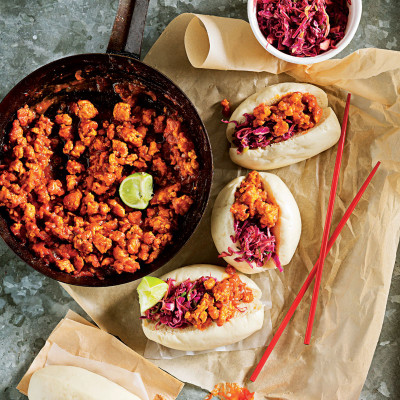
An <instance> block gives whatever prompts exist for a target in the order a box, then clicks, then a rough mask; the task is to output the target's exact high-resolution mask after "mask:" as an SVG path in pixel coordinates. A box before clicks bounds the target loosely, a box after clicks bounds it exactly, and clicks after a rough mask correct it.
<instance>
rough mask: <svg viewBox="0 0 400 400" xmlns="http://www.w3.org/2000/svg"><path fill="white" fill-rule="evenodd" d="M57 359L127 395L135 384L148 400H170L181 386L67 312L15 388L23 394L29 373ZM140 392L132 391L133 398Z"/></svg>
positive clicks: (132, 352) (57, 362) (70, 312)
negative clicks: (109, 382) (97, 376)
mask: <svg viewBox="0 0 400 400" xmlns="http://www.w3.org/2000/svg"><path fill="white" fill-rule="evenodd" d="M53 350H54V351H53ZM79 358H82V363H76V362H77V360H79ZM57 359H58V360H57ZM60 359H63V360H67V362H66V364H65V365H76V366H80V367H82V368H87V369H90V370H91V371H93V372H96V373H98V374H100V375H103V376H105V377H107V378H108V379H111V380H113V381H114V382H116V383H117V384H120V385H121V386H123V387H125V388H126V389H127V390H129V391H131V392H132V390H131V388H130V386H131V385H132V382H135V381H136V382H138V383H139V384H141V385H144V387H143V389H144V388H145V390H146V392H147V395H148V398H149V399H150V400H153V398H154V397H155V396H156V395H158V394H159V395H161V396H163V397H164V398H165V399H167V400H174V399H176V397H177V396H178V394H179V392H180V391H181V390H182V387H183V384H182V382H180V381H178V380H177V379H175V378H174V377H172V376H171V375H169V374H167V373H166V372H164V371H162V370H160V369H159V368H157V367H156V366H155V365H153V364H152V363H151V362H149V361H147V360H146V359H144V358H143V357H141V356H140V355H139V354H137V353H135V352H134V351H133V350H132V349H130V348H129V347H127V346H126V345H124V344H123V343H122V342H120V341H119V340H118V339H116V338H115V337H113V336H112V335H110V334H108V333H106V332H104V331H102V330H101V329H99V328H97V327H95V326H94V325H92V324H91V323H89V322H88V321H86V320H85V319H84V318H82V317H81V316H79V315H78V314H76V313H74V312H73V311H68V313H67V315H66V316H65V318H64V319H62V320H61V321H60V322H59V324H58V325H57V326H56V327H55V329H54V331H53V332H52V333H51V334H50V336H49V338H48V339H47V340H46V343H45V345H44V346H43V348H42V349H41V350H40V352H39V353H38V355H37V356H36V358H35V359H34V360H33V362H32V364H31V366H30V367H29V369H28V371H27V372H26V374H25V375H24V376H23V378H22V379H21V381H20V383H19V384H18V386H17V389H18V390H19V391H20V392H21V393H23V394H25V395H27V393H28V387H29V381H30V379H31V377H32V375H33V373H34V372H36V371H37V370H39V369H41V368H43V367H45V366H46V365H54V364H57V365H61V364H60V362H59V361H60ZM71 359H73V360H72V362H71ZM93 368H94V369H93ZM105 369H108V371H106V370H105ZM133 372H134V373H136V374H132V373H133ZM138 374H139V376H138ZM135 375H136V376H135ZM114 378H115V379H114ZM140 392H141V391H140V390H139V391H134V393H136V394H137V395H138V394H139V393H140ZM142 398H145V396H142Z"/></svg>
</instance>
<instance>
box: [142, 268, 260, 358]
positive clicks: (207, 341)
mask: <svg viewBox="0 0 400 400" xmlns="http://www.w3.org/2000/svg"><path fill="white" fill-rule="evenodd" d="M202 276H212V277H213V278H216V279H217V280H218V281H221V280H223V279H224V278H227V277H228V276H229V275H228V274H227V273H226V272H225V268H222V267H217V266H215V265H209V264H196V265H191V266H188V267H183V268H179V269H176V270H175V271H172V272H170V273H168V274H166V275H164V276H162V277H161V279H163V280H166V279H167V278H172V279H175V280H176V282H177V283H180V282H183V281H185V280H186V279H188V278H189V279H190V280H192V281H193V280H196V279H199V278H201V277H202ZM239 276H240V279H241V280H242V281H243V282H244V283H245V284H246V285H247V286H248V287H249V288H251V290H252V291H253V295H254V301H253V302H252V303H248V304H243V305H242V306H241V309H244V308H245V307H246V311H244V312H238V313H237V314H236V315H235V316H234V317H233V318H232V319H230V320H229V321H228V322H226V323H225V324H224V325H222V326H218V325H217V324H216V323H213V324H212V325H210V326H209V327H208V328H207V329H205V330H204V331H200V330H198V329H196V328H194V327H187V328H183V329H172V328H170V327H168V326H165V325H160V326H158V327H157V328H156V326H155V322H153V321H148V320H143V321H142V327H143V332H144V334H145V335H146V337H147V338H148V339H150V340H153V341H154V342H157V343H160V344H162V345H164V346H166V347H170V348H171V349H176V350H182V351H203V350H210V349H214V348H216V347H220V346H227V345H229V344H232V343H236V342H239V341H241V340H243V339H245V338H246V337H248V336H250V335H251V334H253V333H254V332H256V331H258V330H260V329H261V327H262V325H263V322H264V307H263V305H262V304H261V301H260V298H261V290H260V288H259V287H258V286H257V285H256V284H255V283H254V282H253V281H252V280H251V279H250V278H248V277H247V276H245V275H243V274H239Z"/></svg>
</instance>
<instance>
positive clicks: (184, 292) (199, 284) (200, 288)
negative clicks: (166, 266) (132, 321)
mask: <svg viewBox="0 0 400 400" xmlns="http://www.w3.org/2000/svg"><path fill="white" fill-rule="evenodd" d="M209 278H210V277H209V276H208V277H205V276H203V277H201V278H200V279H197V280H195V281H193V282H192V281H191V280H190V279H187V280H186V281H184V282H182V283H180V284H178V285H175V280H174V279H168V280H167V283H168V290H167V293H166V294H165V296H164V299H163V300H161V301H160V302H158V303H157V304H156V305H155V306H153V307H152V308H150V309H149V310H147V311H145V314H144V316H142V317H141V318H142V319H149V320H151V321H155V322H157V326H158V325H160V324H163V325H167V326H169V327H170V328H185V327H187V326H188V325H189V323H188V321H187V320H186V319H185V314H186V312H187V311H190V312H192V311H194V310H195V309H196V307H197V305H198V304H199V303H200V301H201V299H202V298H203V297H204V294H205V293H206V292H207V290H206V288H205V287H204V282H205V281H206V280H208V279H209ZM214 280H215V281H217V280H216V279H215V278H214Z"/></svg>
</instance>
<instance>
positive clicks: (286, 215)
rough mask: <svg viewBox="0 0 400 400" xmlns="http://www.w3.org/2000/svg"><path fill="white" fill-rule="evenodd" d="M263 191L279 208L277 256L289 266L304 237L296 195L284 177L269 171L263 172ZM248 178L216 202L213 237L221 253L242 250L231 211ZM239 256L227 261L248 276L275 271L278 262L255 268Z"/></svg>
mask: <svg viewBox="0 0 400 400" xmlns="http://www.w3.org/2000/svg"><path fill="white" fill-rule="evenodd" d="M259 174H260V177H261V182H262V185H263V189H264V190H265V191H266V192H267V193H268V201H269V202H271V203H273V204H276V205H278V206H279V217H278V222H277V224H276V225H275V226H274V227H273V228H272V229H271V231H272V233H273V234H274V235H275V237H276V241H277V246H276V248H277V254H278V256H279V260H280V262H281V264H282V265H286V264H289V262H290V260H291V259H292V257H293V254H294V252H295V251H296V248H297V245H298V243H299V240H300V235H301V218H300V211H299V207H298V206H297V203H296V200H295V199H294V197H293V195H292V193H291V192H290V190H289V188H288V187H287V186H286V184H285V183H284V182H283V181H282V179H281V178H279V177H278V176H276V175H274V174H270V173H268V172H260V173H259ZM244 179H245V176H240V177H239V178H236V179H234V180H233V181H231V182H230V183H228V185H226V186H225V187H224V188H223V189H222V190H221V192H220V193H219V194H218V197H217V199H216V201H215V204H214V208H213V211H212V216H211V235H212V238H213V240H214V243H215V247H216V248H217V250H218V252H219V253H222V252H225V251H227V250H228V247H231V248H232V249H233V250H234V251H237V250H239V247H238V244H237V243H233V242H232V240H231V236H232V235H234V234H235V231H234V218H233V215H232V213H231V211H230V208H231V206H232V205H233V203H234V202H235V192H236V189H237V188H238V187H239V186H240V184H241V183H242V181H243V180H244ZM236 257H237V256H236V255H233V256H227V257H224V260H225V261H226V262H227V263H228V264H230V265H232V266H234V267H235V268H236V269H237V270H239V271H241V272H243V273H245V274H254V273H257V272H262V271H265V270H267V269H271V268H275V267H276V266H275V262H274V261H273V260H272V259H269V260H268V261H267V262H266V263H265V264H264V265H263V266H262V267H257V266H256V265H255V264H253V265H252V267H251V266H250V265H249V264H248V263H247V262H245V261H235V258H236Z"/></svg>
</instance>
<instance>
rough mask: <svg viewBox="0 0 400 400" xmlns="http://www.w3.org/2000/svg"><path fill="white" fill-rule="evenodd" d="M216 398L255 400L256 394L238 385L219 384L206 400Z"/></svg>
mask: <svg viewBox="0 0 400 400" xmlns="http://www.w3.org/2000/svg"><path fill="white" fill-rule="evenodd" d="M214 397H216V398H218V399H220V400H254V392H253V393H252V392H250V391H249V389H247V388H246V387H242V386H239V385H238V384H237V383H218V384H217V385H215V387H214V389H213V390H212V391H211V392H210V394H209V395H208V396H207V397H206V398H205V399H204V400H212V399H213V398H214Z"/></svg>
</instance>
